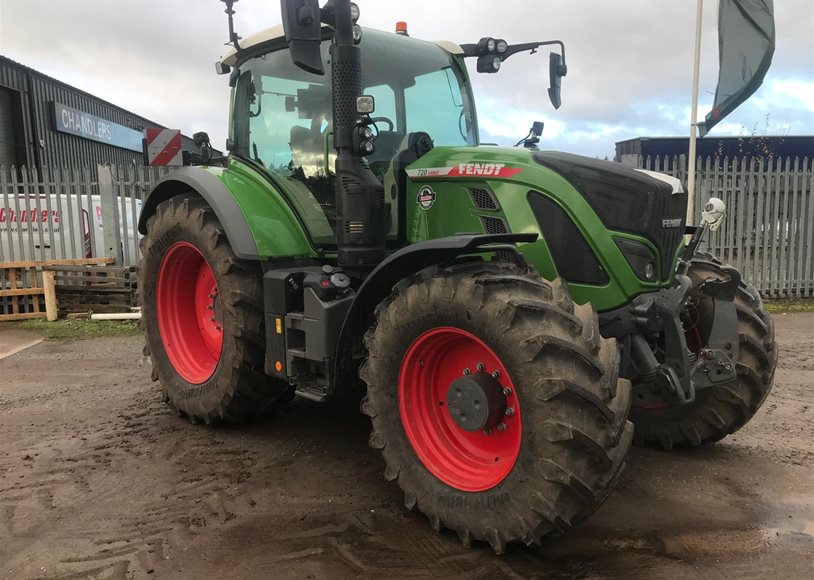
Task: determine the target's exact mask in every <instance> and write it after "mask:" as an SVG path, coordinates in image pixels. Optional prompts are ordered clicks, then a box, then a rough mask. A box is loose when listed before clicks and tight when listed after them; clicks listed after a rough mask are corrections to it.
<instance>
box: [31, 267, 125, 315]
mask: <svg viewBox="0 0 814 580" xmlns="http://www.w3.org/2000/svg"><path fill="white" fill-rule="evenodd" d="M135 270H136V269H135V268H125V267H114V266H102V267H99V266H53V267H49V268H46V270H45V271H47V272H50V273H52V274H53V276H54V281H55V291H56V299H57V305H58V309H59V312H61V313H66V314H72V313H79V312H88V311H93V312H99V313H116V312H130V310H131V308H132V307H133V306H134V304H135V301H136V300H137V299H136V288H134V286H135V285H136V281H137V276H135V274H134V272H135Z"/></svg>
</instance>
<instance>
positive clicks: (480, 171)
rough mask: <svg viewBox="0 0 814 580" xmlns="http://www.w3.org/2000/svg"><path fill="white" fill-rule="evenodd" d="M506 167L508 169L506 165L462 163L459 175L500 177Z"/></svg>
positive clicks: (459, 166)
mask: <svg viewBox="0 0 814 580" xmlns="http://www.w3.org/2000/svg"><path fill="white" fill-rule="evenodd" d="M504 167H506V164H505V163H461V164H460V165H458V173H459V174H460V175H482V176H484V177H486V176H490V175H500V172H501V171H503V168H504Z"/></svg>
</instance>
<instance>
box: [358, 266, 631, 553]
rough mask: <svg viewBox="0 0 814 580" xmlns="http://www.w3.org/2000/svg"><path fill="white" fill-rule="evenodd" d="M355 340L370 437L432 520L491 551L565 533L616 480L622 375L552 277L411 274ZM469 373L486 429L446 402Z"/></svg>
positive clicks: (624, 387)
mask: <svg viewBox="0 0 814 580" xmlns="http://www.w3.org/2000/svg"><path fill="white" fill-rule="evenodd" d="M366 345H367V350H368V359H367V361H366V363H365V364H364V365H363V366H362V369H361V371H360V375H361V377H362V379H363V380H364V381H365V382H366V383H367V386H368V392H367V396H366V398H365V400H364V402H363V406H362V408H363V411H364V412H365V413H366V414H367V415H369V416H370V417H371V421H372V424H373V431H372V434H371V437H370V444H371V446H372V447H374V448H376V449H380V450H381V452H382V454H383V456H384V460H385V463H386V470H385V477H386V478H387V479H388V480H391V481H392V480H397V482H398V484H399V486H400V487H401V488H402V490H403V491H404V496H405V505H406V507H407V508H408V509H412V508H414V507H417V508H418V509H419V510H420V511H422V512H423V513H424V514H426V515H427V517H428V518H429V520H430V523H431V525H432V526H433V528H435V529H436V530H440V529H441V528H442V527H446V528H450V529H452V530H454V531H455V532H457V534H458V536H459V537H460V539H461V541H462V542H464V544H466V545H469V543H470V542H471V540H473V539H475V540H482V541H486V542H489V543H490V544H491V546H492V548H493V549H494V550H495V551H496V552H498V553H502V552H503V551H504V550H505V546H506V544H507V543H509V542H524V543H526V544H531V543H539V542H540V539H541V537H542V536H543V535H545V534H547V533H549V532H552V531H561V532H564V531H566V530H567V529H569V528H570V527H571V526H573V525H575V524H577V523H578V522H580V521H581V520H583V519H584V518H586V517H587V516H588V515H590V514H591V513H592V512H593V511H595V510H596V509H597V508H598V507H599V505H601V503H602V502H603V501H604V500H605V498H606V497H607V496H608V495H609V493H610V492H611V490H612V489H613V488H614V486H615V485H616V482H617V481H618V478H619V475H620V473H621V471H622V467H623V463H624V458H625V456H626V454H627V451H628V449H629V446H630V443H631V441H632V436H633V429H632V425H631V424H630V423H628V421H627V414H628V411H629V406H630V383H629V382H628V381H626V380H619V379H618V358H617V350H616V344H615V341H613V340H605V339H602V338H601V336H600V334H599V328H598V321H597V318H596V314H595V313H594V311H593V309H592V308H591V306H590V305H586V306H574V303H573V302H572V301H571V299H570V297H569V295H568V291H567V289H566V287H565V285H564V284H563V283H562V282H560V281H555V282H553V283H549V282H546V281H544V280H543V279H541V278H540V277H538V276H537V275H535V274H533V273H530V272H528V271H523V270H521V269H519V268H517V267H515V266H510V265H505V264H501V265H496V264H491V263H488V264H486V263H478V264H462V265H456V266H452V267H449V268H446V269H440V268H436V269H430V270H425V271H423V272H421V273H419V274H418V275H417V276H415V277H414V278H411V279H408V280H404V281H402V282H401V283H400V284H399V285H398V286H397V287H396V288H395V290H394V293H393V294H392V295H391V296H390V297H389V298H388V299H387V300H386V301H385V302H383V303H382V304H381V305H380V306H379V307H378V309H377V313H376V325H375V327H374V328H372V329H371V330H370V331H369V332H368V334H367V336H366ZM467 371H468V372H467ZM476 374H477V375H476ZM475 376H477V377H479V378H478V379H477V380H479V381H482V382H483V384H484V385H487V386H488V385H492V387H489V388H492V389H493V390H492V396H502V397H503V399H502V405H503V406H505V410H504V408H503V407H498V411H499V412H498V416H499V417H500V419H496V421H499V423H489V427H488V431H484V430H483V429H480V427H478V428H477V430H472V428H471V427H463V426H462V425H466V423H465V421H468V420H470V419H471V417H470V418H465V417H463V418H462V417H461V415H462V414H463V413H462V411H460V410H459V409H458V408H455V409H453V410H452V411H450V410H449V409H450V407H453V406H454V405H456V403H455V396H460V392H458V393H457V395H456V387H455V386H454V385H456V384H458V383H457V382H455V381H456V379H458V378H461V377H475ZM490 377H491V378H490ZM497 383H499V384H497ZM500 393H502V395H500ZM451 401H452V403H450V402H451ZM474 402H476V403H479V404H481V405H482V404H483V401H482V400H479V399H478V400H476V401H474ZM509 408H510V409H511V412H509V410H508V409H509ZM469 409H470V410H473V411H478V410H480V409H481V407H479V406H478V405H472V406H470V407H469ZM490 410H491V407H489V406H488V405H487V411H490ZM487 411H484V415H486V414H488V413H487ZM456 414H457V415H456ZM474 415H478V413H477V412H475V413H474ZM455 416H457V417H458V418H457V419H456V418H455ZM481 418H482V417H481ZM476 419H477V417H476ZM481 424H482V423H477V425H481Z"/></svg>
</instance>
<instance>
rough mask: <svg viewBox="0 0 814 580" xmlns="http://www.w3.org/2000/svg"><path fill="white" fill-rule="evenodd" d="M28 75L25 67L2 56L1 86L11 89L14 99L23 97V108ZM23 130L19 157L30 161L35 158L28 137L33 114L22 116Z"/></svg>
mask: <svg viewBox="0 0 814 580" xmlns="http://www.w3.org/2000/svg"><path fill="white" fill-rule="evenodd" d="M27 78H28V75H27V73H26V70H25V69H24V68H21V67H19V66H17V65H16V63H13V62H11V61H8V60H6V59H4V58H2V57H0V86H2V87H6V88H7V89H10V91H9V92H10V94H11V96H12V98H13V99H18V100H19V99H22V105H23V109H25V100H26V99H27V98H28V89H27V84H28V83H27V80H26V79H27ZM21 126H22V132H23V135H22V136H21V135H18V136H17V138H18V140H20V141H22V144H23V151H20V152H18V155H17V157H24V158H25V159H21V161H25V162H26V163H30V162H31V161H30V160H32V159H33V155H34V153H33V150H32V148H31V140H30V139H28V138H26V136H27V135H30V134H31V116H30V115H23V116H22V124H21Z"/></svg>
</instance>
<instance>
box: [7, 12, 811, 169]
mask: <svg viewBox="0 0 814 580" xmlns="http://www.w3.org/2000/svg"><path fill="white" fill-rule="evenodd" d="M357 3H358V4H359V6H360V8H361V13H362V19H361V22H360V23H361V24H362V25H363V26H367V27H371V28H380V29H383V30H392V29H393V28H394V24H395V22H396V21H397V20H406V21H407V22H408V23H409V26H410V34H411V35H412V36H415V37H419V38H424V39H428V40H440V39H445V40H453V41H456V42H474V41H477V39H478V38H480V37H481V36H496V37H501V38H506V39H507V40H508V41H509V42H511V43H519V42H527V41H530V40H548V39H555V38H558V39H562V40H563V41H565V43H566V46H567V56H568V69H569V70H568V77H567V78H566V79H565V80H564V86H563V106H562V107H561V108H560V109H559V110H554V109H553V108H552V107H551V105H550V103H549V101H548V97H547V94H546V89H547V83H548V74H547V67H548V59H547V52H545V51H544V52H542V53H540V54H537V55H534V56H529V55H527V54H519V55H516V56H514V57H512V59H511V60H509V61H507V62H506V63H505V64H504V69H503V70H502V71H501V72H500V73H499V74H498V75H478V74H477V73H474V71H473V70H472V67H470V72H472V75H473V77H474V85H475V93H476V98H477V101H478V112H479V119H480V124H481V130H482V138H483V140H484V141H497V142H499V143H501V144H509V143H512V144H513V143H514V142H515V141H517V140H518V139H520V138H521V137H522V136H523V135H525V133H526V132H527V130H528V128H529V126H530V125H531V123H532V121H535V120H540V121H544V122H545V124H546V129H545V133H544V135H543V143H542V145H543V146H544V147H545V148H551V149H561V150H566V151H573V152H577V153H583V154H587V155H592V156H599V157H604V156H608V157H611V158H612V157H613V154H614V143H615V142H616V141H620V140H624V139H629V138H633V137H637V136H644V135H647V136H656V135H684V134H686V133H687V132H688V128H687V124H688V122H689V111H690V93H691V61H692V44H693V32H694V25H695V4H696V3H695V2H694V1H693V0H624V1H622V0H617V1H615V2H609V1H607V0H494V1H483V0H466V1H465V0H447V1H441V0H409V1H408V0H357ZM705 4H706V7H705V11H704V35H703V56H702V73H701V106H700V110H699V116H700V117H701V118H703V116H704V114H706V112H708V111H709V109H710V107H711V103H712V98H713V93H714V91H715V83H716V80H717V59H718V51H717V29H716V12H717V4H718V3H717V2H716V1H714V0H706V3H705ZM235 7H236V9H237V10H238V16H237V30H238V32H239V33H240V34H242V35H244V36H247V35H249V34H252V33H253V32H256V31H258V30H260V29H262V28H266V27H268V26H272V25H275V24H278V23H279V22H280V3H279V2H278V1H276V0H240V1H239V2H238V3H237V4H236V6H235ZM223 8H224V5H223V4H222V3H221V2H220V1H218V0H80V1H69V0H0V54H2V55H4V56H7V57H10V58H12V59H14V60H17V61H19V62H21V63H23V64H25V65H27V66H30V67H32V68H35V69H37V70H39V71H42V72H44V73H46V74H48V75H51V76H53V77H56V78H58V79H60V80H62V81H64V82H67V83H69V84H72V85H74V86H76V87H79V88H81V89H83V90H85V91H88V92H90V93H93V94H95V95H97V96H99V97H101V98H104V99H106V100H108V101H111V102H113V103H115V104H117V105H119V106H121V107H124V108H126V109H129V110H131V111H133V112H135V113H138V114H140V115H143V116H145V117H147V118H150V119H152V120H154V121H156V122H158V123H161V124H164V125H166V126H169V127H176V128H180V129H182V130H183V131H184V132H185V133H186V134H188V135H191V134H192V133H193V132H195V131H199V130H206V131H208V132H209V134H210V136H212V138H213V144H215V146H217V147H222V146H223V142H224V140H225V136H226V123H227V115H228V96H229V93H228V87H227V81H226V78H225V77H219V76H217V75H215V74H214V66H213V63H214V62H215V61H216V60H217V59H218V57H219V56H221V55H222V54H223V52H224V51H225V48H224V46H223V43H224V42H225V40H226V37H227V29H226V17H225V15H224V14H223ZM775 11H776V15H775V17H776V22H777V30H778V33H777V49H776V52H775V56H774V61H773V64H772V67H771V69H770V70H769V73H768V75H767V77H766V80H765V82H764V84H763V87H761V89H760V90H759V91H758V92H757V93H756V94H755V95H754V96H753V97H752V98H751V99H750V100H749V101H748V102H747V103H746V104H744V105H742V106H741V108H740V109H739V110H738V111H737V112H736V113H735V114H733V115H732V116H730V117H728V118H727V119H726V120H725V121H724V122H723V123H721V124H720V125H718V126H717V127H716V128H715V129H714V130H713V131H712V132H711V134H710V137H714V136H723V135H750V134H758V135H787V134H788V135H804V134H808V135H812V134H814V2H812V0H777V1H776V2H775ZM471 64H474V63H471Z"/></svg>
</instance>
